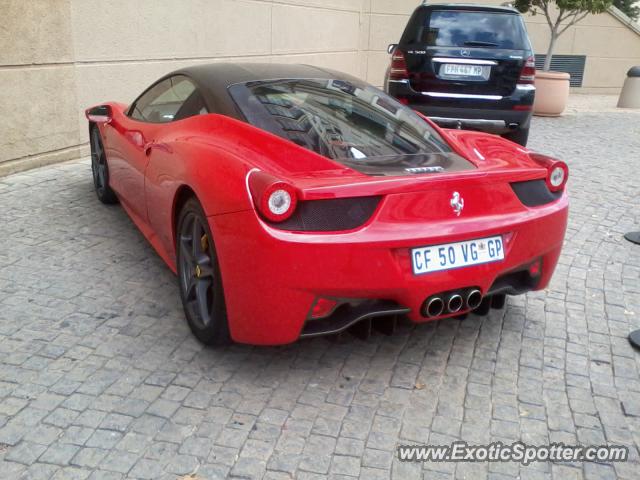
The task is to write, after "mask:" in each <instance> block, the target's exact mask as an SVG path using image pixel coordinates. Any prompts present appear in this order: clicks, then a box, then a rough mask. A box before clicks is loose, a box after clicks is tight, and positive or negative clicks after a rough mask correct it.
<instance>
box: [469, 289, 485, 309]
mask: <svg viewBox="0 0 640 480" xmlns="http://www.w3.org/2000/svg"><path fill="white" fill-rule="evenodd" d="M481 303H482V293H481V292H480V290H477V289H473V290H471V291H470V292H469V293H468V294H467V300H466V304H467V308H468V309H469V310H475V309H476V308H478V307H479V306H480V304H481Z"/></svg>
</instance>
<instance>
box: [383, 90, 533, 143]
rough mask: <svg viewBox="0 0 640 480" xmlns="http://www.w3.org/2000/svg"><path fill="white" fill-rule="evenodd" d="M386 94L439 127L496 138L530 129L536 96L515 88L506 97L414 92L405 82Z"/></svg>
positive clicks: (529, 91) (530, 91)
mask: <svg viewBox="0 0 640 480" xmlns="http://www.w3.org/2000/svg"><path fill="white" fill-rule="evenodd" d="M388 91H389V94H390V95H391V96H393V97H395V98H398V99H404V100H406V101H407V102H408V105H409V106H410V107H411V108H413V109H415V110H417V111H419V112H420V113H422V114H424V115H426V116H428V117H430V118H431V119H432V120H434V121H435V122H436V123H437V124H439V125H440V126H442V127H445V128H463V129H466V130H479V131H484V132H489V133H496V134H500V133H506V132H509V131H513V130H517V129H526V128H529V124H530V122H531V116H532V110H531V107H532V105H533V99H534V96H535V89H534V88H533V87H525V88H521V87H519V88H516V90H515V91H514V92H513V94H512V95H510V96H508V97H501V96H498V95H464V94H456V93H439V92H416V91H415V90H413V89H412V88H411V86H410V85H409V83H408V82H389V84H388Z"/></svg>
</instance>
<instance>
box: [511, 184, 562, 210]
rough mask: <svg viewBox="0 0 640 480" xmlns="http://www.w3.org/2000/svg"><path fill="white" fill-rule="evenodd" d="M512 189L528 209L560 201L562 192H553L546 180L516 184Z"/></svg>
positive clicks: (512, 185)
mask: <svg viewBox="0 0 640 480" xmlns="http://www.w3.org/2000/svg"><path fill="white" fill-rule="evenodd" d="M511 188H513V191H514V192H515V193H516V195H517V196H518V198H519V199H520V201H521V202H522V203H523V204H524V205H526V206H527V207H538V206H540V205H545V204H547V203H551V202H553V201H554V200H558V199H559V198H560V197H561V196H562V192H552V191H551V190H549V187H547V182H545V181H544V180H528V181H526V182H514V183H512V184H511Z"/></svg>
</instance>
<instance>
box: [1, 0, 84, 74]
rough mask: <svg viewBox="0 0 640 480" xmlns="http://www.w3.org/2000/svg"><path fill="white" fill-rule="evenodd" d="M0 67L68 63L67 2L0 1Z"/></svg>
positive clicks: (70, 52) (68, 12)
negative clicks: (0, 25)
mask: <svg viewBox="0 0 640 480" xmlns="http://www.w3.org/2000/svg"><path fill="white" fill-rule="evenodd" d="M1 4H2V5H1V6H0V17H1V18H0V22H2V27H0V65H25V64H34V63H36V64H42V63H60V62H69V61H71V60H72V58H73V55H72V54H73V47H72V43H71V21H70V9H69V0H49V1H46V2H45V1H37V0H2V2H1Z"/></svg>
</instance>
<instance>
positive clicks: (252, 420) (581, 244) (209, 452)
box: [0, 113, 640, 480]
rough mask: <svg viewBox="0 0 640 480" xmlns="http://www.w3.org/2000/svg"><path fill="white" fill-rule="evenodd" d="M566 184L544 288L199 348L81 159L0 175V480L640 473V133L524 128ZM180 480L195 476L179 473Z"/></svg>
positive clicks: (632, 129)
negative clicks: (606, 449)
mask: <svg viewBox="0 0 640 480" xmlns="http://www.w3.org/2000/svg"><path fill="white" fill-rule="evenodd" d="M531 147H533V148H535V149H538V150H540V151H543V152H547V153H551V154H555V155H557V156H559V157H561V158H564V159H566V160H567V161H568V163H569V164H570V167H571V168H572V178H571V184H570V189H571V196H572V211H571V220H570V226H569V231H568V235H567V242H566V246H565V249H564V254H563V256H562V258H561V259H560V264H559V266H558V269H557V272H556V275H555V277H554V280H553V282H552V285H551V286H550V288H549V289H548V290H547V291H545V292H536V293H533V294H529V295H527V296H521V297H511V298H509V300H508V304H507V308H506V309H505V310H501V311H494V312H492V314H491V315H490V316H489V317H485V318H479V317H476V316H473V315H472V316H470V317H469V318H468V319H467V320H466V321H458V320H447V321H443V322H440V323H432V324H429V325H422V326H419V327H411V326H403V327H402V328H401V329H400V331H399V332H398V333H396V334H395V335H394V336H392V337H384V336H381V335H374V336H373V337H372V338H371V339H370V340H368V341H361V340H356V339H355V338H348V339H347V340H346V341H345V342H343V343H339V342H335V341H329V340H326V339H317V340H312V341H301V342H299V343H297V344H294V345H290V346H286V347H278V348H253V347H247V346H239V345H237V346H231V347H228V348H226V349H223V350H215V349H210V348H203V347H202V346H201V345H200V344H199V343H198V342H197V341H195V340H194V338H193V337H192V336H191V334H190V332H189V331H188V329H187V326H186V324H185V321H184V318H183V314H182V310H181V306H180V304H179V299H178V290H177V287H176V281H175V279H174V277H173V276H172V274H171V273H170V272H169V270H168V269H167V268H166V267H165V266H164V265H163V264H162V262H161V261H160V259H159V258H158V257H157V256H156V255H155V253H154V252H153V251H152V249H151V248H150V247H149V246H148V245H147V243H146V242H145V240H144V239H143V238H142V236H141V234H140V233H138V231H137V230H136V229H135V228H134V226H133V225H132V223H131V222H130V221H129V219H128V218H127V217H126V215H125V214H124V212H123V211H122V209H121V208H119V207H117V206H115V207H106V206H103V205H101V204H100V203H98V201H97V200H96V198H95V195H94V193H93V191H92V187H91V180H90V172H89V167H88V162H87V161H83V162H77V163H70V164H64V165H59V166H55V167H49V168H46V169H41V170H37V171H31V172H27V173H23V174H19V175H15V176H11V177H7V178H2V179H0V207H1V213H0V215H1V223H0V478H2V479H17V478H22V477H21V475H22V474H24V478H33V479H40V478H42V479H44V478H56V479H59V478H60V479H61V478H64V479H76V478H78V479H83V478H91V479H112V478H113V479H117V478H124V477H128V478H151V479H157V478H167V479H175V478H179V477H183V476H184V477H185V478H200V479H211V478H218V477H219V478H224V477H228V476H231V477H242V478H244V477H251V478H254V477H255V478H260V477H263V478H269V479H280V478H283V479H284V478H292V477H293V478H299V479H305V478H321V477H325V476H327V475H328V476H330V477H332V478H349V477H354V476H361V477H362V478H366V479H376V478H388V477H390V476H391V477H394V478H398V479H403V480H404V479H410V478H429V479H432V478H450V477H453V476H455V478H469V479H480V478H485V477H488V478H495V479H507V478H521V479H546V478H557V479H573V478H581V477H585V478H605V479H606V478H616V477H618V478H628V479H632V478H636V479H637V478H638V475H639V473H638V472H639V471H640V460H639V453H638V449H639V448H640V377H639V375H638V372H639V369H640V353H638V352H634V351H633V350H632V348H631V347H630V346H629V344H628V343H627V340H626V338H625V337H626V335H627V333H628V332H629V330H630V329H632V328H640V247H639V246H634V245H632V244H630V243H628V242H625V241H624V240H622V239H621V235H622V234H623V233H624V232H625V231H628V230H638V229H640V216H639V214H638V212H639V211H640V195H638V192H639V189H640V182H639V180H638V179H639V178H640V158H639V156H638V152H639V151H640V116H639V115H637V114H632V113H616V114H583V115H570V116H567V117H564V118H560V119H535V123H534V129H533V138H532V140H531ZM455 439H465V440H467V441H469V442H471V443H486V442H489V441H492V440H502V441H504V442H512V441H514V440H516V439H521V440H523V441H525V442H528V443H532V444H545V443H548V442H565V443H567V444H602V443H605V442H610V443H618V444H624V445H627V446H629V447H630V450H631V461H630V462H628V463H619V464H615V465H613V466H612V465H604V464H595V463H586V464H564V465H560V464H553V465H552V464H549V463H535V464H532V465H530V466H527V467H524V466H520V465H519V464H516V463H491V464H488V463H476V464H471V463H460V464H451V463H428V464H416V463H401V462H399V461H397V460H395V459H394V450H395V447H396V445H398V444H407V443H409V444H412V443H432V444H448V443H450V442H451V441H453V440H455ZM190 474H194V475H193V476H191V477H188V475H190Z"/></svg>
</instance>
